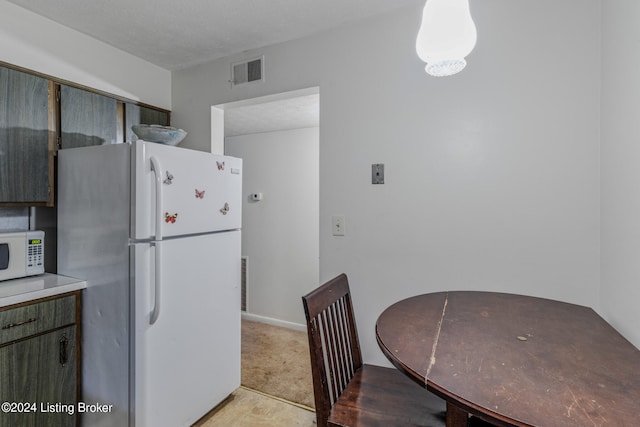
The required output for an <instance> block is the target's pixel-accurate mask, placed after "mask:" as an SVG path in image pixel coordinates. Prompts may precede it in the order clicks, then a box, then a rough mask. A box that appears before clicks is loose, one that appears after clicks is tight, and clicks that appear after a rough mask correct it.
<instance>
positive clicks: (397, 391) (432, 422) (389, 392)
mask: <svg viewBox="0 0 640 427" xmlns="http://www.w3.org/2000/svg"><path fill="white" fill-rule="evenodd" d="M445 414H446V405H445V402H444V400H442V399H440V398H439V397H437V396H436V395H434V394H433V393H431V392H429V391H427V390H426V389H423V388H421V387H420V386H419V385H418V384H415V383H414V382H412V381H411V380H409V379H408V378H407V377H406V376H405V375H403V374H402V373H401V372H399V371H398V370H397V369H393V368H385V367H381V366H374V365H367V364H364V365H363V366H362V367H361V368H360V369H358V371H356V373H355V376H354V377H353V379H352V380H351V381H350V382H349V384H348V385H347V388H346V389H345V390H344V392H343V393H342V394H341V395H340V397H339V398H338V401H337V402H336V403H335V405H334V406H333V407H332V408H331V413H330V415H329V420H328V424H329V425H330V426H350V427H356V426H369V427H376V426H380V427H389V426H403V427H404V426H407V427H409V426H425V427H426V426H438V425H444V420H445V416H446V415H445Z"/></svg>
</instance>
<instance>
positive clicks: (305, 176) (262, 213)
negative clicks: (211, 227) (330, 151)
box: [225, 128, 319, 325]
mask: <svg viewBox="0 0 640 427" xmlns="http://www.w3.org/2000/svg"><path fill="white" fill-rule="evenodd" d="M318 140H319V136H318V128H306V129H296V130H287V131H279V132H266V133H257V134H252V135H243V136H234V137H228V138H226V139H225V154H228V155H231V156H235V157H240V158H242V159H243V171H244V174H243V182H242V184H243V196H244V198H243V204H242V255H245V256H248V257H249V285H248V287H247V313H251V314H253V315H258V316H261V317H266V318H269V319H277V320H280V321H285V322H290V323H295V324H298V325H304V323H305V320H304V313H303V312H302V310H301V309H300V307H301V306H300V304H301V302H300V301H301V300H300V297H301V296H302V295H303V294H304V293H306V292H307V291H308V290H309V289H313V288H314V287H315V286H316V285H317V284H318V268H319V266H318V264H319V262H318V253H319V247H318V210H319V189H318V185H319V173H318V156H319V154H318ZM251 193H262V194H263V200H261V201H259V202H254V201H251V200H249V195H250V194H251Z"/></svg>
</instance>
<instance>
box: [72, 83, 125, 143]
mask: <svg viewBox="0 0 640 427" xmlns="http://www.w3.org/2000/svg"><path fill="white" fill-rule="evenodd" d="M117 104H118V101H117V100H115V99H114V98H109V97H107V96H104V95H100V94H97V93H93V92H89V91H86V90H82V89H77V88H74V87H70V86H64V85H63V86H61V87H60V125H61V129H60V131H61V134H62V136H61V148H63V149H64V148H75V147H86V146H89V145H104V144H116V143H119V142H122V141H121V140H118V119H117V110H118V108H117Z"/></svg>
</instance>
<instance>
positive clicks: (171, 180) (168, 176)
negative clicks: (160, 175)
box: [162, 171, 173, 185]
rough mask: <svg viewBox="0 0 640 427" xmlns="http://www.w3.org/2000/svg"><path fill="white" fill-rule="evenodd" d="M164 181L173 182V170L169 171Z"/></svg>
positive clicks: (169, 183)
mask: <svg viewBox="0 0 640 427" xmlns="http://www.w3.org/2000/svg"><path fill="white" fill-rule="evenodd" d="M162 182H164V183H165V184H167V185H171V184H173V175H171V172H169V171H167V178H166V179H165V180H164V181H162Z"/></svg>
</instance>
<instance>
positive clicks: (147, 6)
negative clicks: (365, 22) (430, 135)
mask: <svg viewBox="0 0 640 427" xmlns="http://www.w3.org/2000/svg"><path fill="white" fill-rule="evenodd" d="M7 1H9V2H11V3H13V4H16V5H18V6H21V7H23V8H25V9H28V10H30V11H32V12H35V13H37V14H39V15H42V16H44V17H47V18H49V19H51V20H53V21H56V22H58V23H60V24H62V25H64V26H67V27H70V28H73V29H75V30H77V31H79V32H81V33H84V34H87V35H89V36H91V37H93V38H96V39H98V40H101V41H103V42H105V43H107V44H110V45H112V46H115V47H116V48H119V49H121V50H123V51H125V52H128V53H130V54H132V55H135V56H137V57H139V58H142V59H145V60H147V61H149V62H151V63H153V64H156V65H158V66H160V67H162V68H165V69H167V70H179V69H182V68H187V67H190V66H193V65H197V64H200V63H204V62H208V61H211V60H214V59H217V58H222V57H225V56H228V55H231V54H235V53H239V52H243V51H245V50H249V49H255V48H260V47H263V46H268V45H272V44H275V43H280V42H285V41H288V40H294V39H298V38H302V37H306V36H309V35H312V34H315V33H319V32H322V31H327V30H330V29H332V28H335V27H338V26H342V25H345V24H348V23H350V22H354V21H357V20H361V19H365V18H368V17H371V16H374V15H378V14H381V13H385V12H389V11H391V10H393V9H397V8H399V7H402V6H405V5H409V4H415V3H416V2H417V1H421V0H268V1H266V0H263V1H258V0H108V1H104V0H102V1H97V0H7Z"/></svg>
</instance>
